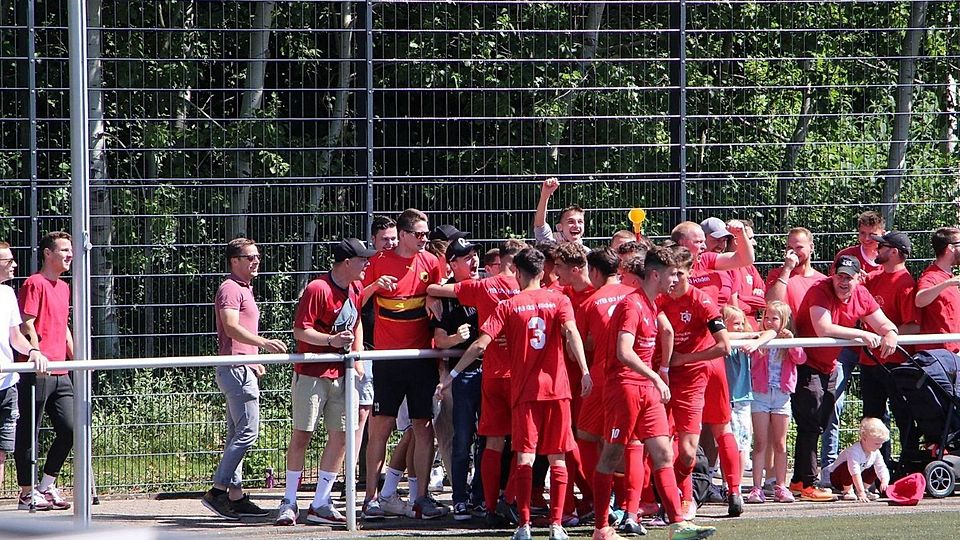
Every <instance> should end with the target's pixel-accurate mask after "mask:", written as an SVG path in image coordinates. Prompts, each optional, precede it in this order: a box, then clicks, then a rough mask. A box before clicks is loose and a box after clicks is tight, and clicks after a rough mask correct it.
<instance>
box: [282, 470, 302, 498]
mask: <svg viewBox="0 0 960 540" xmlns="http://www.w3.org/2000/svg"><path fill="white" fill-rule="evenodd" d="M302 475H303V471H287V490H286V491H284V493H283V498H285V499H286V500H288V501H290V502H292V503H296V502H297V488H298V487H300V477H301V476H302Z"/></svg>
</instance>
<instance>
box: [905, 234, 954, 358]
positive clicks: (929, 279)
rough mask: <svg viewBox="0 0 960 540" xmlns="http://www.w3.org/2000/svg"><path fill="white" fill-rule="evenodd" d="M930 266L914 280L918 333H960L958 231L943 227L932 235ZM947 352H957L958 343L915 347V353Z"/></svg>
mask: <svg viewBox="0 0 960 540" xmlns="http://www.w3.org/2000/svg"><path fill="white" fill-rule="evenodd" d="M931 243H932V244H933V255H934V257H935V259H934V261H933V263H932V264H931V265H930V266H928V267H927V269H926V270H924V271H923V273H922V274H920V279H919V280H917V297H916V300H915V302H916V304H917V307H918V308H919V309H920V333H921V334H953V333H957V332H960V289H958V288H957V287H960V276H955V275H953V270H954V268H956V267H957V266H960V229H958V228H956V227H942V228H940V229H937V230H936V231H935V232H934V233H933V237H932V239H931ZM940 348H943V349H947V350H948V351H951V352H954V353H960V342H956V341H954V342H950V343H943V344H938V343H930V344H926V345H917V349H918V350H926V349H940Z"/></svg>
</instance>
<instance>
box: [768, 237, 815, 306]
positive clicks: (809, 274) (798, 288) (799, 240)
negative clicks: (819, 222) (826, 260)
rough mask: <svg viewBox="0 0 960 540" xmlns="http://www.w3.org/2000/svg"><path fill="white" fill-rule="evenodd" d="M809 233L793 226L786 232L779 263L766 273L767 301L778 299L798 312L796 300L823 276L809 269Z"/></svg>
mask: <svg viewBox="0 0 960 540" xmlns="http://www.w3.org/2000/svg"><path fill="white" fill-rule="evenodd" d="M813 251H814V245H813V233H811V232H810V230H809V229H806V228H804V227H794V228H793V229H790V232H789V233H787V249H786V252H785V255H784V257H783V266H781V267H780V268H774V269H773V270H770V273H769V274H768V275H767V295H766V296H767V302H772V301H774V300H778V301H780V302H784V303H786V304H787V306H789V307H790V312H791V313H795V314H799V313H800V303H801V302H803V297H804V296H806V294H807V291H808V290H809V289H810V287H812V286H813V285H814V284H815V283H817V282H818V281H820V280H822V279H826V277H827V276H825V275H823V274H822V273H820V272H818V271H816V270H814V269H813V264H812V261H813Z"/></svg>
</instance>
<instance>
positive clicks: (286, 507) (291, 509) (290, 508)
mask: <svg viewBox="0 0 960 540" xmlns="http://www.w3.org/2000/svg"><path fill="white" fill-rule="evenodd" d="M298 515H300V510H299V509H298V508H297V503H296V502H290V500H289V499H286V498H284V499H283V500H281V501H280V509H279V510H277V520H276V521H275V522H274V523H275V524H276V525H296V524H297V516H298Z"/></svg>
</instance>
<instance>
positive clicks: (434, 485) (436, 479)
mask: <svg viewBox="0 0 960 540" xmlns="http://www.w3.org/2000/svg"><path fill="white" fill-rule="evenodd" d="M443 476H444V474H443V467H439V466H438V467H434V468H432V469H430V484H429V485H428V486H427V490H428V491H430V492H431V493H441V492H443Z"/></svg>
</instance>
